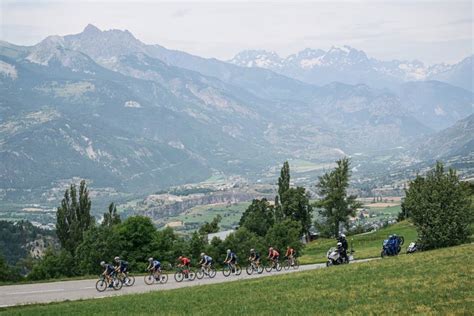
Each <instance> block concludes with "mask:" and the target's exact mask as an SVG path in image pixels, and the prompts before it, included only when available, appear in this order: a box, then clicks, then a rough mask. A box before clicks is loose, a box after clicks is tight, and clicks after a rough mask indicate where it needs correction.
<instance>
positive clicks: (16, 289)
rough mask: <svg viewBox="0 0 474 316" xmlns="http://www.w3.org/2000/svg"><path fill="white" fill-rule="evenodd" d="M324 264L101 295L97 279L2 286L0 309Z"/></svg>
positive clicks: (218, 279) (126, 290)
mask: <svg viewBox="0 0 474 316" xmlns="http://www.w3.org/2000/svg"><path fill="white" fill-rule="evenodd" d="M363 261H368V260H357V261H354V262H351V263H356V262H363ZM325 267H326V265H325V264H310V265H304V266H300V267H299V269H297V270H295V269H290V270H288V271H287V270H282V271H280V272H266V271H264V272H263V273H262V274H252V275H247V273H246V272H245V270H244V268H243V269H242V274H241V275H240V276H236V275H234V274H232V275H231V276H229V277H224V276H223V275H222V272H221V271H218V272H217V275H216V276H215V277H214V278H213V279H210V278H208V277H204V278H203V279H201V280H198V279H196V280H194V281H188V280H186V279H185V280H184V281H183V282H180V283H178V282H176V281H175V280H174V278H173V275H172V274H170V277H169V280H168V283H166V284H153V285H146V284H145V282H144V279H143V276H138V277H136V281H135V285H133V286H131V287H126V286H123V287H122V289H121V290H118V291H115V290H113V289H107V290H105V291H104V292H98V291H97V290H96V288H95V283H96V282H97V279H93V280H77V281H61V282H50V283H35V284H22V285H5V286H0V307H8V306H14V305H25V304H34V303H50V302H59V301H65V300H71V301H74V300H80V299H95V298H104V297H108V296H117V295H125V294H132V293H146V292H151V291H164V290H171V289H177V288H182V287H189V286H200V285H206V284H215V283H223V282H231V281H237V280H247V279H254V278H262V277H267V276H272V275H280V274H285V273H294V272H298V271H307V270H314V269H321V268H325Z"/></svg>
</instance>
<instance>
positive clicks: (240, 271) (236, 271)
mask: <svg viewBox="0 0 474 316" xmlns="http://www.w3.org/2000/svg"><path fill="white" fill-rule="evenodd" d="M241 273H242V268H241V267H240V266H239V265H238V264H236V265H235V275H237V276H239V275H240V274H241Z"/></svg>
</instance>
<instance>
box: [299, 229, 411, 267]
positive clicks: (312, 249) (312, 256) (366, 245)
mask: <svg viewBox="0 0 474 316" xmlns="http://www.w3.org/2000/svg"><path fill="white" fill-rule="evenodd" d="M390 234H397V235H401V236H403V237H404V238H405V244H404V245H403V246H402V249H403V250H402V252H403V253H404V252H405V251H404V250H405V249H406V247H407V246H408V244H409V243H410V242H411V241H415V240H416V238H417V233H416V229H415V226H413V224H411V223H409V222H407V221H404V222H400V223H396V224H394V225H391V226H389V227H387V228H382V229H380V230H378V231H376V232H373V233H367V234H361V235H355V236H348V241H349V246H350V244H351V242H352V243H353V247H354V250H355V253H354V257H355V258H356V259H363V258H373V257H379V256H380V251H381V249H382V241H383V240H384V239H386V238H387V236H388V235H390ZM335 245H336V241H335V239H326V238H321V239H318V240H316V241H313V242H311V243H309V244H308V245H306V247H305V249H304V251H303V255H302V256H301V258H300V262H301V263H302V264H308V263H315V262H325V261H326V252H327V251H328V249H329V248H331V247H334V246H335Z"/></svg>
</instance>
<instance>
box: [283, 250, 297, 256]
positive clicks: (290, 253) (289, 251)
mask: <svg viewBox="0 0 474 316" xmlns="http://www.w3.org/2000/svg"><path fill="white" fill-rule="evenodd" d="M294 254H295V249H293V248H288V249H287V250H286V254H285V256H286V257H288V256H293V255H294Z"/></svg>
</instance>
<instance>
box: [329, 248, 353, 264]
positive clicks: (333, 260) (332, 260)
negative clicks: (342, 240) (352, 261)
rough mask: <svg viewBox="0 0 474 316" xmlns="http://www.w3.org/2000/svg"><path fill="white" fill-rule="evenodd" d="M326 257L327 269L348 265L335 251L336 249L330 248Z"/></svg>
mask: <svg viewBox="0 0 474 316" xmlns="http://www.w3.org/2000/svg"><path fill="white" fill-rule="evenodd" d="M326 257H327V259H328V261H327V262H326V267H329V266H332V265H339V264H345V263H349V261H348V260H347V259H346V258H344V257H342V256H341V254H340V253H339V251H337V249H336V247H332V248H330V249H329V250H328V252H327V255H326Z"/></svg>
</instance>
